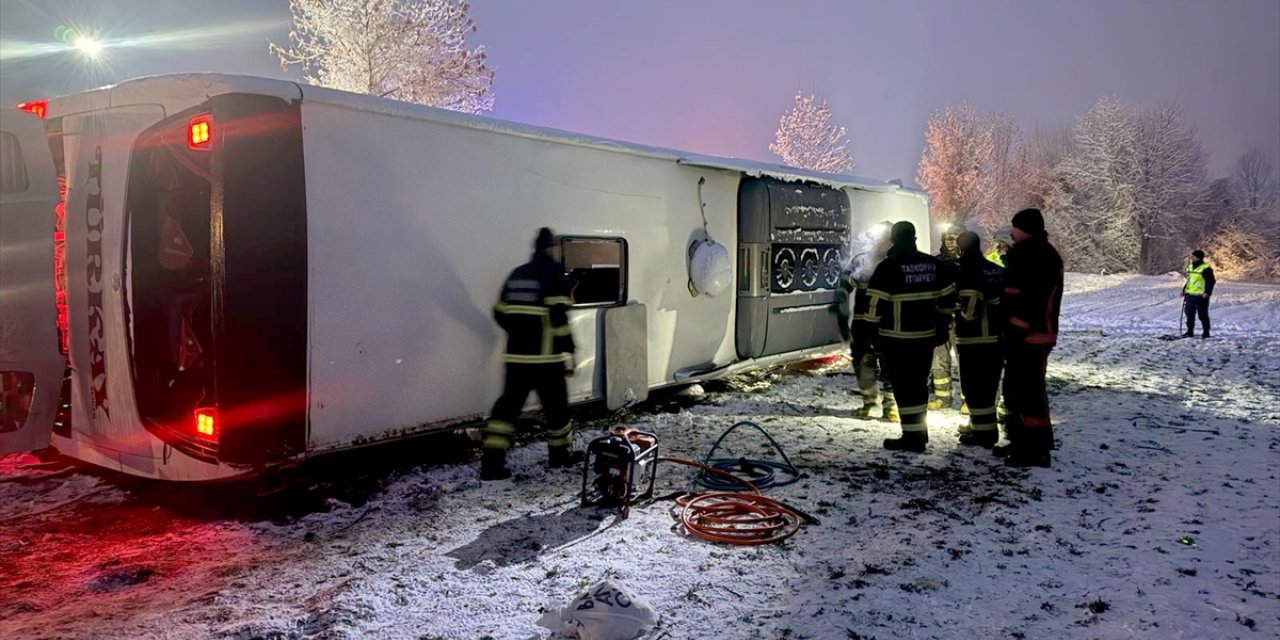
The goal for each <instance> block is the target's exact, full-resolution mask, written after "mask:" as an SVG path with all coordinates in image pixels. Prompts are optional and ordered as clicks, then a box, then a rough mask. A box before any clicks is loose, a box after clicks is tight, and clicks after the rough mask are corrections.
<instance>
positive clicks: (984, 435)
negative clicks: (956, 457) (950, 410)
mask: <svg viewBox="0 0 1280 640" xmlns="http://www.w3.org/2000/svg"><path fill="white" fill-rule="evenodd" d="M999 439H1000V432H999V431H996V430H995V429H987V430H985V431H973V430H972V429H971V430H970V431H969V432H968V433H962V434H960V444H963V445H967V446H971V447H984V448H987V449H990V448H991V447H993V446H995V444H996V440H999Z"/></svg>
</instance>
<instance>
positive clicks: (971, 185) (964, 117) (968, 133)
mask: <svg viewBox="0 0 1280 640" xmlns="http://www.w3.org/2000/svg"><path fill="white" fill-rule="evenodd" d="M924 141H925V147H924V151H923V152H922V153H921V154H920V166H919V167H918V168H917V169H916V182H917V183H919V184H920V186H921V187H923V188H924V190H925V191H927V192H928V193H929V210H930V214H931V215H932V216H933V217H934V218H936V219H938V220H939V221H942V222H964V221H966V220H969V219H971V218H974V217H976V216H977V214H978V212H979V211H980V210H981V208H982V206H983V204H984V202H985V201H987V200H988V199H989V197H990V195H989V192H990V183H989V182H987V181H985V180H984V178H983V170H984V168H985V167H986V166H987V164H988V163H989V162H990V160H991V156H992V141H991V131H990V128H989V127H988V126H986V125H985V124H984V123H983V121H982V118H981V117H979V116H978V112H977V110H976V109H974V108H973V106H972V105H969V104H966V103H961V104H960V105H958V106H953V105H950V104H947V105H945V106H944V107H943V110H942V112H940V113H937V112H935V113H934V114H933V115H931V116H929V122H928V124H926V125H925V132H924Z"/></svg>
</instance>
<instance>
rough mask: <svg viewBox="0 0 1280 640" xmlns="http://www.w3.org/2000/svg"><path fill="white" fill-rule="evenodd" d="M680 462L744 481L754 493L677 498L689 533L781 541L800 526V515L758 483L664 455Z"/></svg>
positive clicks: (733, 540)
mask: <svg viewBox="0 0 1280 640" xmlns="http://www.w3.org/2000/svg"><path fill="white" fill-rule="evenodd" d="M658 459H659V460H665V461H667V462H676V463H679V464H684V465H689V466H691V467H697V468H699V469H703V470H705V471H707V472H708V473H713V474H716V475H718V476H724V477H726V478H729V479H732V480H734V481H736V482H739V483H741V484H743V485H746V486H747V488H748V489H750V490H751V493H698V494H685V495H683V496H680V497H679V498H676V505H677V506H679V507H680V508H681V511H680V521H681V522H682V523H683V524H684V528H685V530H686V531H688V532H689V533H691V534H693V535H695V536H697V537H699V538H702V539H704V540H711V541H712V542H724V543H726V544H737V545H758V544H770V543H773V542H781V541H783V540H786V539H787V538H790V537H791V536H793V535H795V533H796V532H797V531H799V530H800V515H799V514H797V513H796V512H795V511H793V510H792V509H791V508H790V507H788V506H787V505H785V504H783V503H781V502H779V501H777V500H774V499H772V498H766V497H765V496H762V495H760V490H759V489H756V486H755V485H754V484H751V483H750V482H748V481H747V480H743V479H742V478H739V477H737V476H735V475H733V474H731V473H725V472H724V471H721V470H720V469H715V468H712V467H710V466H707V465H705V464H702V463H699V462H694V461H692V460H685V459H684V458H674V457H671V456H662V457H661V458H658Z"/></svg>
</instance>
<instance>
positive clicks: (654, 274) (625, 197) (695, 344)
mask: <svg viewBox="0 0 1280 640" xmlns="http://www.w3.org/2000/svg"><path fill="white" fill-rule="evenodd" d="M308 94H317V95H322V96H324V97H325V99H326V100H327V99H329V98H330V97H331V96H332V97H333V99H335V100H341V99H344V96H345V94H336V92H326V91H323V90H312V89H308ZM302 118H303V125H304V138H305V154H306V167H307V169H306V180H307V193H308V195H307V197H308V201H307V224H308V236H309V237H308V247H307V251H308V263H309V282H308V289H309V296H310V298H309V299H310V319H309V323H310V324H309V328H308V331H309V334H310V336H311V339H310V348H311V352H310V368H309V372H310V389H311V397H310V405H309V411H310V424H311V430H310V437H309V440H308V447H309V448H312V449H327V448H334V447H341V446H346V445H351V444H358V443H360V442H362V441H367V440H372V439H381V438H385V437H393V436H394V435H396V434H397V433H400V432H403V431H409V430H413V429H417V428H419V427H421V426H422V425H424V424H428V423H432V422H439V421H444V420H450V419H454V418H461V417H478V416H483V415H484V414H486V413H487V412H488V411H489V409H490V407H491V405H492V403H493V401H494V400H495V399H496V398H497V396H498V394H499V391H500V388H501V383H502V362H501V352H502V349H503V346H504V344H505V339H506V337H505V335H504V334H503V333H502V332H501V330H500V329H499V328H498V327H497V325H496V324H495V323H494V322H493V319H492V315H491V312H492V307H493V304H494V302H495V301H496V299H497V295H498V292H499V289H500V287H501V285H502V282H503V279H504V278H505V277H506V276H507V274H508V273H509V272H510V271H511V269H513V268H515V267H516V266H517V265H519V264H521V263H522V262H524V261H526V260H528V259H529V256H530V254H531V251H532V246H531V245H532V239H533V236H534V235H535V233H536V231H537V229H538V227H540V226H550V227H552V228H553V229H554V230H555V231H556V232H557V233H558V234H561V235H582V236H591V237H603V238H610V237H617V238H624V239H625V240H626V242H627V254H628V256H627V264H626V266H625V269H626V271H627V274H628V275H627V282H628V287H627V289H628V297H629V298H630V299H631V300H634V301H639V302H642V303H644V304H645V305H646V311H647V333H648V345H649V354H648V358H649V372H648V377H649V382H650V384H663V383H667V382H669V381H671V380H672V376H673V374H674V372H675V371H676V370H679V369H681V368H684V367H689V366H693V365H699V364H708V363H713V362H719V363H725V362H731V361H732V359H733V357H734V356H733V338H732V328H731V319H732V310H733V296H732V295H729V294H727V293H726V294H724V295H720V296H716V297H707V296H699V297H696V298H695V297H693V296H691V295H690V293H689V291H688V286H687V283H688V274H687V271H686V266H685V265H686V262H687V260H688V257H687V252H688V247H689V243H690V241H691V240H692V239H693V238H694V237H695V235H697V234H701V233H702V225H703V221H702V216H701V215H700V212H699V205H698V193H699V190H698V179H699V178H700V177H704V176H705V177H706V178H707V183H706V185H705V186H704V187H703V189H702V195H703V198H704V200H705V201H706V203H707V209H706V211H707V219H708V221H709V230H710V234H711V237H712V238H714V239H717V240H719V241H721V242H722V243H724V244H726V245H731V244H732V243H733V242H734V238H735V237H736V233H735V231H734V230H735V227H736V220H735V213H734V212H735V208H736V193H737V184H738V175H737V174H734V173H729V172H715V171H711V172H709V171H706V170H702V169H696V168H691V167H683V166H680V165H677V164H676V163H674V162H671V161H664V160H659V159H654V158H645V157H640V156H636V155H631V154H625V153H616V152H610V151H604V150H597V149H590V148H585V147H580V146H576V145H569V144H564V143H559V142H553V141H548V140H543V139H537V138H524V137H518V136H512V135H505V134H500V133H494V132H488V131H481V130H476V129H471V128H467V127H461V126H454V125H447V124H442V123H438V122H431V121H423V120H416V119H412V118H406V117H397V116H393V115H387V114H379V113H372V112H365V111H361V110H359V109H356V108H348V107H346V106H344V105H341V104H330V103H328V102H321V101H318V100H309V99H307V98H304V101H303V105H302ZM572 316H573V318H574V325H575V327H576V328H578V329H579V331H576V332H575V333H576V335H577V337H578V338H579V345H578V361H579V374H578V375H577V376H575V377H574V379H573V380H571V381H570V384H571V386H575V385H577V384H579V383H583V384H588V385H590V384H593V382H592V381H594V380H595V370H594V367H595V366H597V365H598V362H597V356H598V354H597V353H595V349H596V345H595V344H584V343H583V342H584V341H585V340H588V339H589V338H588V336H590V335H592V333H593V332H591V331H587V330H582V329H586V327H585V326H583V323H594V322H596V313H593V312H592V310H589V309H575V310H574V311H573V313H572ZM593 342H594V341H593ZM585 388H586V387H584V388H583V389H584V390H585ZM597 393H598V391H597Z"/></svg>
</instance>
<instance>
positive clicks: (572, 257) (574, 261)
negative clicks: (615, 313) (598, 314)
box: [560, 237, 627, 306]
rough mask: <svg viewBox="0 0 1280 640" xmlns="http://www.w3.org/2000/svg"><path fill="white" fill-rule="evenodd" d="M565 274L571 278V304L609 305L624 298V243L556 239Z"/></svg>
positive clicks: (619, 302) (593, 239)
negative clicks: (572, 285)
mask: <svg viewBox="0 0 1280 640" xmlns="http://www.w3.org/2000/svg"><path fill="white" fill-rule="evenodd" d="M560 255H561V262H562V263H563V264H564V271H565V275H567V276H568V277H569V279H570V280H572V281H573V283H574V285H575V287H574V291H573V300H574V304H575V305H577V306H586V305H609V304H623V303H625V302H626V301H627V269H626V266H627V244H626V241H625V240H622V239H621V238H573V237H568V238H564V239H562V240H561V242H560Z"/></svg>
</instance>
